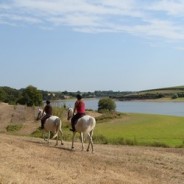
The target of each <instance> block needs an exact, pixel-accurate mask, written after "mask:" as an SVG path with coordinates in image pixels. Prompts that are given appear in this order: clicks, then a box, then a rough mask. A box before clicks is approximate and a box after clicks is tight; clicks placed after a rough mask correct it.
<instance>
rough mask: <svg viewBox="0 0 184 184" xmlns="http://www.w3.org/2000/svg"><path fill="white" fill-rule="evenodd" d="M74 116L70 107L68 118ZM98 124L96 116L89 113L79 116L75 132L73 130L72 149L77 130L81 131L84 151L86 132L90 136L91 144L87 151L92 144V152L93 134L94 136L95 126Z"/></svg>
mask: <svg viewBox="0 0 184 184" xmlns="http://www.w3.org/2000/svg"><path fill="white" fill-rule="evenodd" d="M72 117H73V109H72V108H69V109H68V118H67V119H68V120H71V118H72ZM95 125H96V120H95V118H94V117H91V116H89V115H84V116H83V117H81V118H79V119H78V121H77V123H76V124H75V130H76V131H75V132H73V137H72V149H74V138H75V135H76V132H79V133H80V136H81V142H82V151H83V150H84V134H87V136H88V138H89V144H88V147H87V151H89V148H90V145H91V148H92V152H93V140H92V136H93V130H94V128H95Z"/></svg>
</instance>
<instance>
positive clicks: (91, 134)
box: [87, 130, 93, 152]
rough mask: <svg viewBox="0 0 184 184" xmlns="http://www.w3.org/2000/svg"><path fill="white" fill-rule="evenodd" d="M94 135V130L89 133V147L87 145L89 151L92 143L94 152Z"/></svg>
mask: <svg viewBox="0 0 184 184" xmlns="http://www.w3.org/2000/svg"><path fill="white" fill-rule="evenodd" d="M92 137H93V130H92V131H91V132H90V133H88V138H89V144H88V147H87V151H89V148H90V145H91V148H92V152H93V140H92Z"/></svg>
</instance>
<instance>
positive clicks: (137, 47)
mask: <svg viewBox="0 0 184 184" xmlns="http://www.w3.org/2000/svg"><path fill="white" fill-rule="evenodd" d="M0 66H1V67H0V79H1V80H0V86H9V87H13V88H16V89H20V88H25V87H27V86H28V85H33V86H35V87H37V88H38V89H42V90H48V91H65V90H67V91H82V92H88V91H95V90H113V91H139V90H146V89H154V88H162V87H171V86H180V85H184V72H183V70H184V1H183V0H152V1H147V0H52V1H51V0H0Z"/></svg>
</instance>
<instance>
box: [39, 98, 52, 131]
mask: <svg viewBox="0 0 184 184" xmlns="http://www.w3.org/2000/svg"><path fill="white" fill-rule="evenodd" d="M44 113H45V116H43V117H42V119H41V129H43V128H44V124H45V121H46V119H47V118H49V117H50V116H52V106H51V105H50V101H49V100H47V101H46V106H45V107H44V109H43V114H44ZM43 114H42V115H43Z"/></svg>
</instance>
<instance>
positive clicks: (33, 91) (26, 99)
mask: <svg viewBox="0 0 184 184" xmlns="http://www.w3.org/2000/svg"><path fill="white" fill-rule="evenodd" d="M42 101H43V97H42V94H41V92H40V91H39V90H37V88H36V87H34V86H31V85H30V86H28V87H27V88H25V89H24V90H23V92H22V98H20V99H19V100H18V101H17V103H20V104H26V105H27V106H33V105H35V106H39V105H41V104H42Z"/></svg>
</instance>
